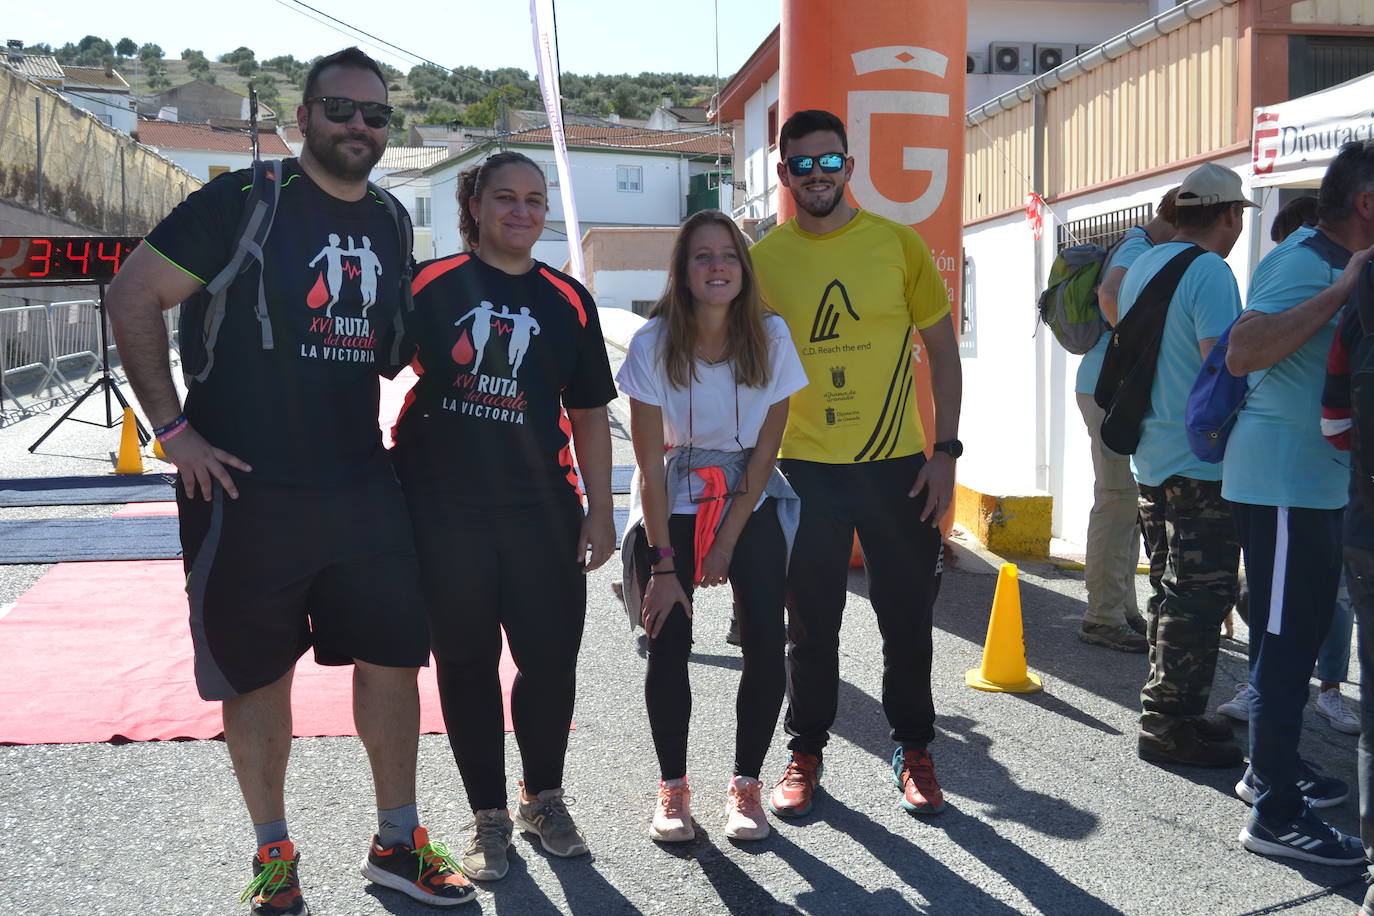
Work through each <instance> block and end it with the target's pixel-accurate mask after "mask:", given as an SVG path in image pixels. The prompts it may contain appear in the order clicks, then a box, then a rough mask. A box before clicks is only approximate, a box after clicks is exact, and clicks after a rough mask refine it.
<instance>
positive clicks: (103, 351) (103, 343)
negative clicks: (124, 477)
mask: <svg viewBox="0 0 1374 916" xmlns="http://www.w3.org/2000/svg"><path fill="white" fill-rule="evenodd" d="M95 311H96V316H97V320H98V321H99V322H100V377H99V378H98V379H96V380H95V381H94V382H92V383H91V387H89V388H87V389H86V390H85V391H84V392H83V393H82V395H81V396H80V397H79V398H77V399H76V400H75V401H73V402H72V406H70V407H68V408H67V409H66V410H65V411H64V412H63V414H62V416H60V417H58V418H57V420H55V421H54V422H53V425H52V426H49V427H48V431H47V432H45V433H43V435H41V436H39V437H38V439H37V441H35V442H34V443H33V445H30V446H29V451H30V452H32V451H33V450H34V449H36V448H38V446H40V445H42V444H43V440H44V439H46V438H48V437H49V436H51V435H52V434H53V432H54V431H56V429H57V427H59V426H61V425H62V421H63V420H71V421H72V422H74V423H86V424H89V425H91V426H103V427H104V428H105V429H114V428H115V425H116V424H118V423H119V422H121V421H122V420H123V412H124V410H125V409H126V408H128V406H129V402H128V401H127V400H126V399H125V397H124V392H122V391H120V390H119V385H118V383H116V382H115V380H114V376H112V375H111V374H110V345H109V344H110V341H109V333H110V331H109V322H108V320H107V319H106V317H105V284H104V283H101V284H99V295H98V297H97V298H96V300H95ZM54 358H56V355H55V354H54ZM97 391H103V392H105V422H104V423H101V422H99V421H98V420H83V419H81V418H80V417H74V416H72V414H73V413H74V412H75V411H76V409H77V408H78V407H80V406H81V405H82V404H83V403H84V402H85V400H86V399H87V398H88V397H90V396H91V395H93V394H95V393H96V392H97ZM111 394H113V395H114V397H115V400H117V401H119V405H120V417H119V419H118V420H116V419H115V414H114V405H113V404H111V403H110V395H111ZM134 426H135V427H136V428H137V429H138V444H139V445H146V444H147V443H148V439H149V438H150V437H149V435H148V431H147V430H146V429H144V428H143V423H142V422H140V421H139V419H138V416H137V415H135V416H134Z"/></svg>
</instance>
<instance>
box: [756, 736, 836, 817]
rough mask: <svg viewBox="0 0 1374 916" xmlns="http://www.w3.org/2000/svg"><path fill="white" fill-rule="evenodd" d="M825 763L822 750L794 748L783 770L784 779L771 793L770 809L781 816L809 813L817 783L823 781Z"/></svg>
mask: <svg viewBox="0 0 1374 916" xmlns="http://www.w3.org/2000/svg"><path fill="white" fill-rule="evenodd" d="M823 772H825V764H823V763H821V755H820V754H803V753H802V752H801V751H793V752H792V756H791V757H789V758H788V760H787V768H786V769H785V770H783V771H782V779H779V780H778V782H777V785H775V786H773V792H772V794H771V795H769V796H768V810H770V811H772V812H773V813H774V814H776V815H777V816H778V817H805V816H806V815H808V814H810V813H811V806H812V805H813V804H814V799H815V795H816V786H818V785H820V782H821V774H822V773H823Z"/></svg>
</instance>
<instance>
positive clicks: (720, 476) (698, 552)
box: [616, 210, 807, 842]
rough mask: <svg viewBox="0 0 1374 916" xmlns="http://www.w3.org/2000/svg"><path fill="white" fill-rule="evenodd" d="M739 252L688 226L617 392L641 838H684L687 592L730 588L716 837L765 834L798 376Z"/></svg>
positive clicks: (733, 240) (688, 826)
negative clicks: (626, 454)
mask: <svg viewBox="0 0 1374 916" xmlns="http://www.w3.org/2000/svg"><path fill="white" fill-rule="evenodd" d="M748 244H749V243H748V241H747V240H746V239H745V237H744V234H743V233H741V232H740V230H739V228H738V227H737V226H736V225H735V224H734V223H733V222H732V221H731V220H730V218H729V217H727V216H726V215H725V214H723V213H721V212H720V211H718V210H706V211H702V212H699V213H695V214H693V215H692V216H691V217H690V218H688V220H687V221H686V222H685V223H684V224H683V226H682V229H681V230H680V231H679V233H678V236H677V240H676V242H675V243H674V245H673V255H672V262H671V264H670V265H669V270H668V287H667V290H666V291H665V292H664V294H663V297H662V298H661V299H660V300H659V301H658V303H657V305H655V307H654V310H653V312H652V315H651V317H650V320H649V321H648V322H647V323H646V324H645V325H644V327H643V328H642V329H640V331H639V332H638V333H637V334H636V335H635V336H634V338H633V340H631V342H630V347H629V351H628V353H627V356H626V359H625V363H624V365H623V366H622V367H621V370H620V373H619V375H618V376H617V379H616V381H617V382H618V383H619V385H620V388H621V390H622V391H624V392H625V394H626V395H627V396H628V397H629V398H630V429H631V437H632V439H633V440H634V447H635V457H636V459H637V461H638V464H639V469H638V471H637V473H636V482H637V484H638V486H637V488H636V489H635V494H634V495H635V496H636V497H637V500H636V505H635V506H634V507H633V508H632V515H631V524H630V526H629V529H628V531H627V534H626V538H625V550H624V551H623V558H624V562H625V566H626V577H625V579H626V582H625V585H626V588H625V598H626V607H627V610H628V611H629V612H630V615H631V619H632V620H633V621H634V622H635V623H637V624H639V625H642V626H643V628H644V631H645V633H646V634H647V643H648V671H647V674H646V677H645V684H644V695H645V701H646V703H647V705H648V711H649V723H650V727H651V729H652V731H653V739H654V748H655V751H656V752H657V754H658V759H659V769H660V777H661V780H660V783H659V795H658V802H657V805H656V807H655V810H654V818H653V826H652V827H651V828H650V831H649V834H650V836H652V837H653V838H654V839H657V840H661V841H667V842H680V841H685V840H690V839H692V838H693V836H694V830H693V827H692V812H691V791H690V789H689V788H688V786H687V728H688V722H689V720H690V718H691V705H692V697H691V687H690V684H689V681H688V675H687V658H688V655H689V653H690V652H691V644H692V597H691V596H692V589H693V587H694V586H704V587H709V586H714V585H723V584H725V583H726V582H727V581H728V582H729V583H730V584H731V585H732V586H733V589H734V592H735V596H736V600H737V603H738V606H739V609H738V614H739V621H740V635H741V641H742V643H743V646H742V648H743V650H744V669H743V673H742V675H741V677H740V688H739V695H738V699H737V700H736V704H735V710H736V716H737V723H736V736H735V765H734V777H733V778H732V779H731V781H730V786H729V788H728V790H727V794H726V825H725V834H726V835H727V836H729V837H732V838H735V839H742V840H747V839H762V838H763V837H765V836H767V835H768V831H769V827H768V821H767V818H766V816H765V815H764V812H763V805H762V802H761V800H760V790H761V786H760V783H759V778H758V777H759V768H760V766H761V765H762V763H763V759H764V756H765V754H766V753H767V751H768V745H769V743H770V741H771V740H772V737H773V730H774V728H775V726H776V724H777V719H778V711H779V710H780V708H781V706H782V699H783V693H784V689H785V673H784V664H785V663H784V643H785V631H784V626H783V589H784V585H785V581H786V572H787V557H788V554H789V551H790V547H791V543H792V535H793V533H794V532H795V531H796V521H797V518H798V517H799V515H800V505H799V503H798V502H797V498H796V494H795V493H793V492H792V490H791V488H790V487H789V486H788V485H787V482H786V480H785V479H784V478H783V476H782V474H781V473H780V472H778V471H777V470H776V467H775V464H776V457H777V453H778V445H779V443H780V442H781V441H782V432H783V427H784V425H785V424H786V421H787V399H788V397H789V396H790V395H791V394H792V393H793V392H795V391H798V390H800V389H801V388H803V387H805V385H806V382H807V380H806V374H805V372H804V371H803V370H802V366H801V360H800V359H799V358H798V356H797V351H796V348H795V347H794V346H793V344H792V338H791V335H790V334H789V332H788V329H787V325H786V324H785V323H784V322H783V320H782V319H781V318H780V317H778V316H777V315H775V314H772V313H770V312H767V311H765V309H764V306H763V302H762V300H761V298H760V296H759V287H758V283H757V281H756V279H755V277H754V271H753V267H752V265H751V264H750V261H749V252H748Z"/></svg>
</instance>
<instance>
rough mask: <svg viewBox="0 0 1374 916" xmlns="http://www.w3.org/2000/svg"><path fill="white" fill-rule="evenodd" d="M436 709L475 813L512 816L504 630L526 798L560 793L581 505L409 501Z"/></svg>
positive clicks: (580, 590)
mask: <svg viewBox="0 0 1374 916" xmlns="http://www.w3.org/2000/svg"><path fill="white" fill-rule="evenodd" d="M408 495H409V497H410V498H409V503H410V516H411V522H412V524H413V525H414V528H415V544H416V549H417V551H418V553H419V556H420V572H421V577H422V582H423V585H424V591H425V601H426V604H427V609H428V612H429V625H430V639H431V643H432V646H433V649H434V658H435V662H436V668H435V671H436V674H437V676H438V682H439V700H440V703H441V705H442V707H443V710H444V725H445V727H446V728H447V730H448V735H449V745H450V747H452V749H453V756H454V759H455V760H457V762H458V772H459V773H461V774H462V777H463V786H464V788H465V789H466V790H467V794H468V803H469V804H471V806H472V810H474V811H481V810H483V809H487V808H505V807H506V762H505V743H506V742H505V716H504V714H503V712H502V707H501V677H500V660H501V630H502V628H504V629H505V632H506V639H507V642H508V643H509V645H510V653H511V658H512V659H513V660H514V661H515V665H516V667H517V668H519V669H520V673H519V674H517V675H516V677H515V684H514V686H513V687H512V688H511V719H512V720H513V724H514V726H515V740H516V743H517V744H518V745H519V746H520V759H521V762H522V764H523V767H524V777H525V790H526V791H527V792H529V793H531V794H537V793H539V792H542V791H544V790H545V789H556V788H559V787H561V786H562V785H563V761H564V758H565V756H566V755H567V750H568V728H569V726H570V725H571V724H572V713H573V700H574V697H575V696H576V692H577V653H578V649H579V648H580V647H581V644H582V628H583V623H584V622H585V620H586V613H587V586H586V579H585V577H584V576H583V574H582V571H581V569H579V568H578V566H577V564H576V562H574V556H575V554H576V552H577V537H578V533H579V532H580V530H581V526H582V518H583V515H582V507H581V505H580V504H579V502H578V500H577V498H576V496H574V495H573V494H572V493H571V492H569V494H568V495H567V497H566V498H558V499H553V500H549V501H547V502H545V503H543V504H540V505H535V506H528V507H521V508H512V509H476V508H473V507H470V506H461V505H458V504H457V503H455V502H454V500H453V499H452V498H451V497H449V496H447V495H446V494H443V493H435V492H433V491H427V492H418V491H408Z"/></svg>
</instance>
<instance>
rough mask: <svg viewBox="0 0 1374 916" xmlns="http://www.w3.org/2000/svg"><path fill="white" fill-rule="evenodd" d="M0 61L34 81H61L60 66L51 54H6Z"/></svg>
mask: <svg viewBox="0 0 1374 916" xmlns="http://www.w3.org/2000/svg"><path fill="white" fill-rule="evenodd" d="M0 61H3V62H4V63H6V64H8V65H9V66H10V67H11V68H13V69H14V70H17V71H19V72H20V73H22V74H24V75H25V76H27V77H31V78H32V79H36V80H44V81H51V80H61V79H63V76H64V74H63V73H62V65H61V64H59V63H58V62H57V58H56V57H53V56H52V55H51V54H7V55H5V56H4V57H0Z"/></svg>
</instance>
